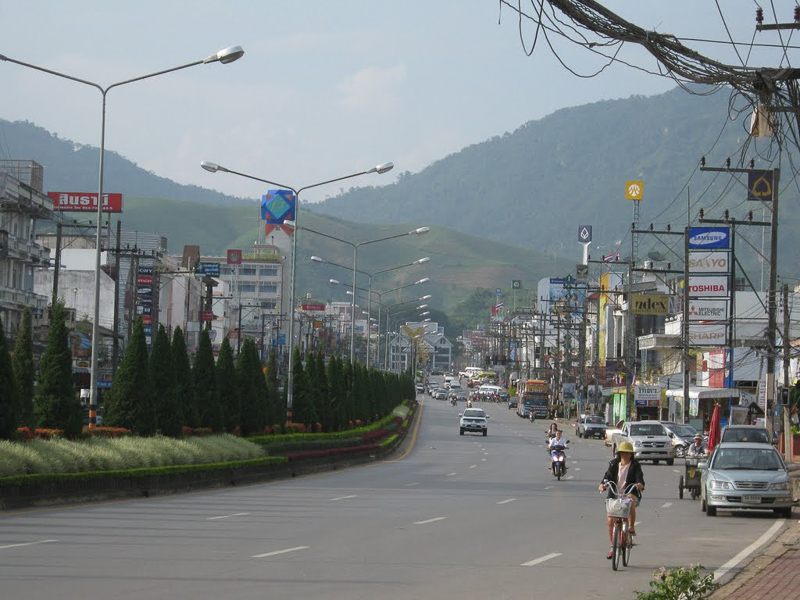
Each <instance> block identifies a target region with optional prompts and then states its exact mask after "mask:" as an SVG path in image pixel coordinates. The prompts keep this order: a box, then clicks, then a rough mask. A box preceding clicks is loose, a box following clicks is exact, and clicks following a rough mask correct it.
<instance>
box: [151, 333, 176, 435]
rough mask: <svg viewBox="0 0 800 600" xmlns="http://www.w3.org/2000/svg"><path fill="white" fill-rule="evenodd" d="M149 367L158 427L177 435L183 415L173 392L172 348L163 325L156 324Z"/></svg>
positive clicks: (163, 431)
mask: <svg viewBox="0 0 800 600" xmlns="http://www.w3.org/2000/svg"><path fill="white" fill-rule="evenodd" d="M149 368H150V383H151V385H152V390H153V404H154V408H155V413H156V424H157V426H158V429H159V431H161V433H162V434H164V435H168V436H170V437H178V436H179V435H180V434H181V427H182V426H183V415H182V414H181V406H180V403H179V402H178V398H177V395H176V394H175V370H174V369H173V366H172V348H171V347H170V343H169V336H168V335H167V330H166V329H164V326H163V325H159V326H158V332H156V338H155V341H154V342H153V347H152V349H151V350H150V367H149Z"/></svg>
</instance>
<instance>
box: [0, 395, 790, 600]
mask: <svg viewBox="0 0 800 600" xmlns="http://www.w3.org/2000/svg"><path fill="white" fill-rule="evenodd" d="M485 408H486V409H487V412H488V413H489V414H490V417H491V419H490V422H489V435H488V437H482V436H470V435H465V436H463V437H462V436H459V435H458V422H457V414H458V412H459V411H460V410H462V409H463V405H462V406H460V407H459V408H456V407H452V406H451V405H450V403H449V402H443V401H435V400H430V399H428V398H427V397H426V398H425V400H424V406H423V409H422V413H421V415H422V419H421V425H420V428H419V432H418V436H417V438H416V443H415V444H414V446H413V448H412V449H411V451H410V452H409V453H408V455H407V456H405V457H404V458H401V459H397V460H393V461H387V462H381V463H376V464H372V465H369V466H366V467H358V468H353V469H349V470H346V471H340V472H333V473H326V474H321V475H317V476H310V477H303V478H298V479H293V480H287V481H279V482H272V483H268V484H261V485H253V486H248V487H239V488H230V489H226V490H222V491H220V490H217V491H211V492H202V493H193V494H186V495H181V496H168V497H159V498H150V499H140V500H130V501H121V502H113V503H105V504H96V505H84V506H77V507H70V508H48V509H37V510H28V511H20V512H11V513H4V514H0V580H2V582H3V583H2V593H0V596H2V597H3V598H14V599H15V600H27V599H31V600H34V599H35V600H40V599H41V598H47V597H57V598H61V599H64V600H72V599H76V600H77V599H81V600H84V599H86V598H104V599H123V598H124V599H137V600H142V599H151V598H152V599H159V600H164V599H169V600H178V599H180V600H183V599H185V600H198V599H204V598H214V599H217V598H226V599H241V600H249V599H256V598H258V599H259V600H263V598H270V599H308V598H322V599H326V600H328V599H330V600H339V599H347V600H354V599H361V598H364V599H367V598H368V599H370V600H372V599H374V598H390V599H398V600H401V599H402V600H405V599H412V598H413V599H418V598H425V599H426V600H438V599H455V598H458V599H459V600H468V599H472V598H474V599H481V600H485V599H486V598H492V599H493V600H505V599H512V598H513V599H521V598H531V597H537V598H543V597H548V596H550V595H554V594H555V595H557V597H558V598H559V600H573V599H575V600H577V599H581V600H585V599H589V598H609V597H615V598H620V599H626V598H633V597H634V594H633V590H637V589H638V590H644V589H646V588H647V585H648V582H649V581H650V579H651V576H652V573H653V572H654V571H655V570H656V569H658V568H659V567H660V566H661V565H666V566H670V567H673V566H685V565H688V564H695V563H701V564H703V565H704V566H705V567H706V568H708V569H710V570H717V569H719V568H720V567H722V566H723V565H725V564H726V563H728V562H729V561H731V559H733V558H734V557H735V556H736V555H737V554H739V553H740V551H742V549H744V548H746V547H748V546H750V545H751V544H752V543H753V542H754V541H755V540H757V539H758V538H760V537H762V536H763V535H764V534H765V533H766V532H768V531H771V528H776V529H777V528H778V527H779V526H780V525H779V524H780V523H782V521H778V520H776V519H774V518H773V517H772V516H771V515H766V514H765V515H753V514H750V513H748V514H747V515H744V516H743V515H735V516H730V515H727V516H726V515H725V514H722V516H719V517H716V518H709V517H706V516H705V515H704V514H703V513H701V511H700V506H699V501H692V500H689V499H684V500H679V499H678V496H677V480H678V475H679V473H680V472H681V469H682V464H681V461H677V462H676V463H675V465H674V466H667V465H664V464H661V465H658V466H651V465H649V464H646V465H645V467H644V470H645V478H646V480H647V489H646V493H645V500H644V501H643V503H642V505H641V507H640V509H639V513H638V520H639V524H638V525H637V531H638V533H639V535H638V536H637V541H638V543H639V545H638V546H637V547H636V548H635V549H634V553H633V556H632V562H631V566H630V567H628V568H621V570H620V571H619V572H616V573H615V572H613V571H612V570H611V565H610V561H608V560H606V559H605V552H606V550H607V540H606V530H605V513H604V506H603V497H602V495H601V494H599V493H597V489H596V487H597V483H598V480H599V478H600V477H601V475H602V473H603V472H604V470H605V466H606V464H607V462H608V460H609V459H610V450H609V449H607V448H605V447H604V446H603V443H602V441H599V440H581V439H577V438H576V437H575V435H574V433H573V432H572V431H567V432H566V437H568V438H569V439H571V440H572V444H571V450H570V452H569V466H570V470H569V472H568V477H567V479H565V480H562V481H560V482H559V481H556V480H555V478H554V477H553V476H552V475H551V474H550V472H549V471H548V469H547V467H548V460H549V459H548V456H547V454H546V452H545V450H544V447H543V440H544V429H545V423H535V424H531V423H530V422H528V421H525V420H522V419H520V418H518V417H517V416H516V414H515V413H514V411H513V410H511V411H509V410H507V409H506V408H505V406H504V405H502V404H498V405H494V404H492V405H486V406H485Z"/></svg>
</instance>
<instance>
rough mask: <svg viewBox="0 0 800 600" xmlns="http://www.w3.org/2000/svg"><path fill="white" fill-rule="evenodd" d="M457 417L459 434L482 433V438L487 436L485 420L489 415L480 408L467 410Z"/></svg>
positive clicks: (487, 429)
mask: <svg viewBox="0 0 800 600" xmlns="http://www.w3.org/2000/svg"><path fill="white" fill-rule="evenodd" d="M458 417H459V431H458V432H459V434H460V435H464V434H465V433H467V432H472V433H482V434H483V436H484V437H486V435H487V434H488V431H489V428H488V425H487V419H488V418H489V415H487V414H486V412H485V411H484V410H483V409H482V408H467V409H465V410H464V412H463V413H461V414H459V415H458Z"/></svg>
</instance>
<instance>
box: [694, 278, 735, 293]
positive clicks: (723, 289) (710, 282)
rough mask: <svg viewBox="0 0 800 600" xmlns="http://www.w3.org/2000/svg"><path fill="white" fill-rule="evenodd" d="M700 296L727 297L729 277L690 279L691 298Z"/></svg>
mask: <svg viewBox="0 0 800 600" xmlns="http://www.w3.org/2000/svg"><path fill="white" fill-rule="evenodd" d="M698 296H710V297H715V298H716V297H727V296H728V278H727V277H719V276H716V277H689V297H690V298H696V297H698Z"/></svg>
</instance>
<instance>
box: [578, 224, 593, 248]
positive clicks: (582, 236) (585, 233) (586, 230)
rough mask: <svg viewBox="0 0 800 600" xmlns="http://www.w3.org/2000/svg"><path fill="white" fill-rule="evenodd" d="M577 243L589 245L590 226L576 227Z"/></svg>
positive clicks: (590, 237)
mask: <svg viewBox="0 0 800 600" xmlns="http://www.w3.org/2000/svg"><path fill="white" fill-rule="evenodd" d="M578 241H579V242H580V243H581V244H589V243H591V241H592V226H591V225H579V226H578Z"/></svg>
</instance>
